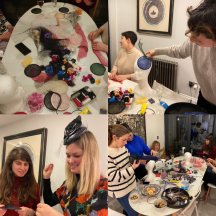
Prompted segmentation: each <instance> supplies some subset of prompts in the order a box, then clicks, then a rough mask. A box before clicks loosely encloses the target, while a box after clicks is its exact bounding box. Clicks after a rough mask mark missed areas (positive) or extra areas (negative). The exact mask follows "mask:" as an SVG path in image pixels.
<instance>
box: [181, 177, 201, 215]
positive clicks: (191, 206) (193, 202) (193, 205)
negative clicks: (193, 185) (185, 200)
mask: <svg viewBox="0 0 216 216" xmlns="http://www.w3.org/2000/svg"><path fill="white" fill-rule="evenodd" d="M203 183H204V181H202V182H201V184H200V187H199V191H198V193H197V194H196V196H194V198H193V199H192V200H191V201H190V203H189V205H188V206H187V207H186V208H184V209H183V210H182V211H181V212H179V213H178V216H191V215H192V214H193V212H194V210H195V211H196V216H199V214H198V209H197V203H198V201H197V200H196V199H197V198H198V197H199V195H200V193H201V188H202V185H203Z"/></svg>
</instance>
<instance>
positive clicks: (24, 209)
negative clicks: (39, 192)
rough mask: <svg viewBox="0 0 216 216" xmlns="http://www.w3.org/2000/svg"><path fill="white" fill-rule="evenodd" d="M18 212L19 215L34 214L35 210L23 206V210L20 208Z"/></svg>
mask: <svg viewBox="0 0 216 216" xmlns="http://www.w3.org/2000/svg"><path fill="white" fill-rule="evenodd" d="M17 213H18V215H19V216H34V213H35V212H34V210H33V209H30V208H27V207H24V206H22V207H21V210H18V211H17Z"/></svg>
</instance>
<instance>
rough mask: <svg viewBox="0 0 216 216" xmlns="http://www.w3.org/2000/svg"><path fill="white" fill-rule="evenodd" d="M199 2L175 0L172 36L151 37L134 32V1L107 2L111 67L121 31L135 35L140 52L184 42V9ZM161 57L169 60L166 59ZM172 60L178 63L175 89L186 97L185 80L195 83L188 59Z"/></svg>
mask: <svg viewBox="0 0 216 216" xmlns="http://www.w3.org/2000/svg"><path fill="white" fill-rule="evenodd" d="M199 2H200V0H175V1H174V12H173V29H172V36H155V35H147V34H144V33H138V32H137V30H136V24H137V0H109V23H110V24H109V25H110V47H111V64H112V65H113V63H114V60H115V58H116V55H117V53H118V50H119V47H120V44H119V40H120V36H121V33H122V32H124V31H129V30H130V31H134V32H137V34H138V38H139V39H141V40H142V42H143V43H144V45H143V49H144V51H147V50H150V49H154V48H159V47H164V46H170V45H175V44H181V43H182V42H184V40H185V39H186V37H185V35H184V33H185V31H186V29H187V19H188V17H187V13H186V9H187V8H188V6H191V5H192V6H194V7H195V6H197V5H198V4H199ZM162 58H166V59H169V58H168V57H162ZM172 60H174V59H172ZM175 60H176V61H178V62H179V72H178V77H177V89H178V91H179V92H181V93H184V94H187V95H190V94H191V93H190V89H189V87H188V81H189V80H190V81H194V82H197V81H196V78H195V75H194V72H193V68H192V63H191V59H190V58H187V59H184V60H178V59H175ZM194 93H195V92H193V94H194Z"/></svg>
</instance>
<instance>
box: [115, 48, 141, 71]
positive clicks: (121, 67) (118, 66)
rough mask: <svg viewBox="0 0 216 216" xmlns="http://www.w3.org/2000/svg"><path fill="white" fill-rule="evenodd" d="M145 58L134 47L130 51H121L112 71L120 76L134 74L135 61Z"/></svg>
mask: <svg viewBox="0 0 216 216" xmlns="http://www.w3.org/2000/svg"><path fill="white" fill-rule="evenodd" d="M141 56H143V54H142V53H141V51H140V50H138V49H137V48H136V47H133V49H131V50H130V51H126V50H125V49H123V48H122V49H121V50H120V51H119V53H118V56H117V58H116V60H115V63H114V65H113V68H112V71H111V72H113V71H115V72H116V73H117V74H118V75H125V74H133V73H134V64H135V61H136V60H137V59H138V58H139V57H141Z"/></svg>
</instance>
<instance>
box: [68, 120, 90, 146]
mask: <svg viewBox="0 0 216 216" xmlns="http://www.w3.org/2000/svg"><path fill="white" fill-rule="evenodd" d="M86 130H87V128H86V127H85V126H83V125H82V121H81V116H77V117H76V118H75V119H74V120H73V121H72V122H70V123H69V124H68V125H67V127H66V128H65V131H64V145H69V144H71V143H72V142H74V141H76V140H77V139H79V138H80V136H81V135H82V134H83V133H84V132H85V131H86Z"/></svg>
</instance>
